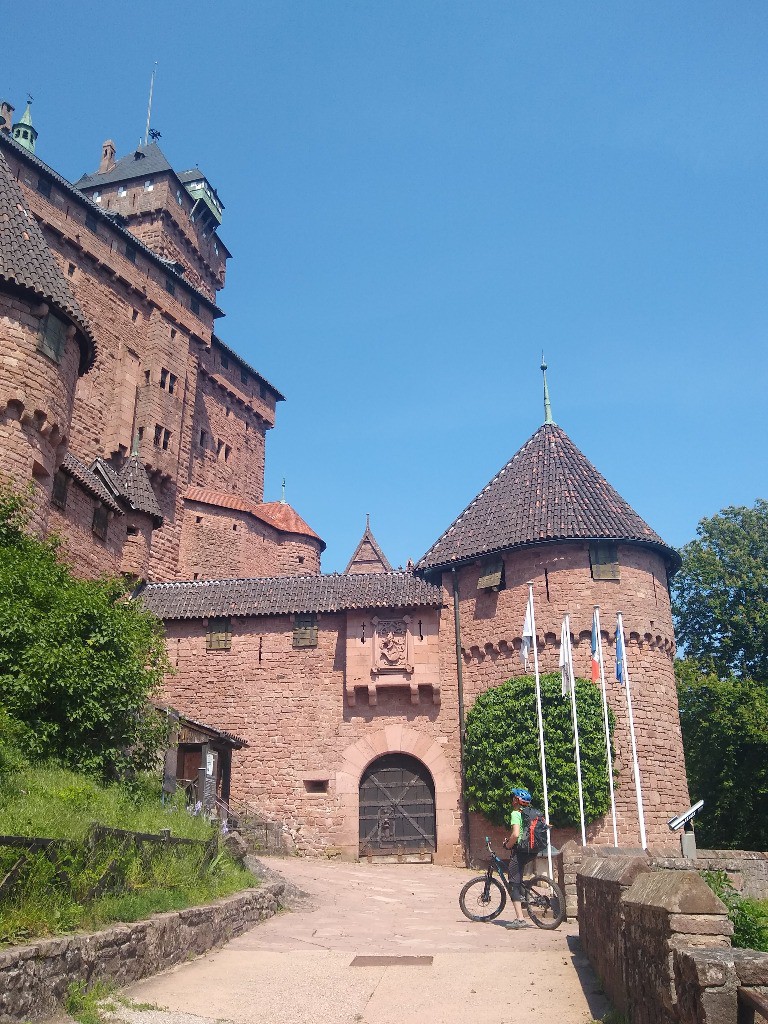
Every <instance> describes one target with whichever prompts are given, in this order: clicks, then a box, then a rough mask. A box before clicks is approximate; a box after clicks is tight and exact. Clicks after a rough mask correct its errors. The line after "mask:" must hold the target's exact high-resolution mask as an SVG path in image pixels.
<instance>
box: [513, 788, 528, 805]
mask: <svg viewBox="0 0 768 1024" xmlns="http://www.w3.org/2000/svg"><path fill="white" fill-rule="evenodd" d="M512 796H516V797H517V799H518V800H519V801H520V802H521V803H523V804H529V803H530V802H531V800H532V799H533V798H532V797H531V794H530V793H529V792H528V790H527V789H513V790H512Z"/></svg>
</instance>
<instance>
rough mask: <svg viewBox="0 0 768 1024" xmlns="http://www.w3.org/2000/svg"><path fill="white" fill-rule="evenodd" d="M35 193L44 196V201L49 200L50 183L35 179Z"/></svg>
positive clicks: (43, 179)
mask: <svg viewBox="0 0 768 1024" xmlns="http://www.w3.org/2000/svg"><path fill="white" fill-rule="evenodd" d="M37 191H38V192H39V193H40V195H41V196H45V198H46V199H50V198H51V183H50V181H46V180H45V178H38V179H37Z"/></svg>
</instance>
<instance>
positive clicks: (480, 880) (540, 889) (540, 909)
mask: <svg viewBox="0 0 768 1024" xmlns="http://www.w3.org/2000/svg"><path fill="white" fill-rule="evenodd" d="M485 845H486V846H487V847H488V852H489V853H490V855H491V859H490V862H489V864H488V870H487V871H486V872H485V874H484V875H478V877H477V878H472V879H470V881H468V882H467V884H466V885H465V886H464V888H463V889H462V890H461V892H460V894H459V906H460V907H461V912H462V914H464V916H465V917H468V918H469V920H470V921H493V919H494V918H496V917H498V916H499V914H500V913H501V912H502V910H503V909H504V907H505V906H506V905H507V894H509V898H510V899H512V890H511V889H510V886H509V879H508V876H507V874H506V872H505V870H504V869H505V863H504V861H503V860H502V859H501V857H499V856H497V854H495V853H494V852H493V848H492V847H491V841H490V839H489V838H488V836H486V837H485ZM494 872H495V873H496V874H498V876H499V877H498V878H496V877H495V876H494ZM499 879H500V880H499ZM520 895H521V897H522V899H521V902H522V904H523V906H524V907H525V909H526V911H527V913H528V917H530V919H531V920H532V921H533V923H534V924H535V925H536V927H537V928H547V929H551V928H557V927H558V925H560V924H562V923H563V921H564V920H565V897H564V896H563V892H562V889H561V888H560V886H559V885H557V883H556V882H553V881H552V879H551V878H547V876H546V875H534V876H533V878H528V879H525V878H524V879H523V881H522V882H521V884H520Z"/></svg>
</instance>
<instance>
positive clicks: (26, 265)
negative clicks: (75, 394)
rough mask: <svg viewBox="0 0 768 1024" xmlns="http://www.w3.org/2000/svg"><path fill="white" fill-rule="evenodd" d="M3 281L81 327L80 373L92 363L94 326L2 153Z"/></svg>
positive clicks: (0, 266)
mask: <svg viewBox="0 0 768 1024" xmlns="http://www.w3.org/2000/svg"><path fill="white" fill-rule="evenodd" d="M0 281H5V282H7V283H8V284H11V285H15V286H16V287H17V288H22V289H23V290H24V291H27V292H31V293H32V294H33V295H34V296H36V297H37V298H38V299H42V300H44V301H45V302H48V303H50V304H51V306H53V307H54V309H55V310H57V311H58V312H59V313H63V314H64V316H66V317H67V318H68V319H69V320H71V321H72V322H73V323H74V324H75V326H76V327H77V328H78V333H77V338H78V343H79V345H80V367H79V372H80V373H81V374H82V373H86V372H87V371H88V370H89V369H90V368H91V366H93V362H94V359H95V357H96V344H95V342H94V340H93V334H92V331H91V326H90V324H89V323H88V319H87V317H86V316H85V313H83V311H82V309H81V308H80V306H79V304H78V302H77V299H75V297H74V295H73V294H72V291H71V290H70V287H69V285H68V284H67V280H66V278H65V277H64V275H63V274H62V272H61V269H60V268H59V264H58V263H57V262H56V257H55V256H54V255H53V253H52V252H51V250H50V248H49V246H48V243H47V242H46V240H45V238H44V236H43V232H42V231H41V229H40V225H39V224H38V223H37V221H36V220H35V218H34V217H33V216H32V214H31V212H30V210H29V207H28V206H27V203H26V201H25V199H24V196H23V194H22V191H21V188H20V187H19V185H18V183H17V182H16V179H15V178H14V177H13V175H12V174H11V171H10V168H9V167H8V164H7V163H6V160H5V157H4V156H3V154H2V153H0Z"/></svg>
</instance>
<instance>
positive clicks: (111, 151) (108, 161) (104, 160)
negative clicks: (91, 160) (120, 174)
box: [99, 139, 115, 174]
mask: <svg viewBox="0 0 768 1024" xmlns="http://www.w3.org/2000/svg"><path fill="white" fill-rule="evenodd" d="M114 166H115V144H114V142H113V141H112V139H107V141H106V142H105V143H104V145H103V146H102V147H101V163H100V164H99V174H106V173H107V171H111V170H112V168H113V167H114Z"/></svg>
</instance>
